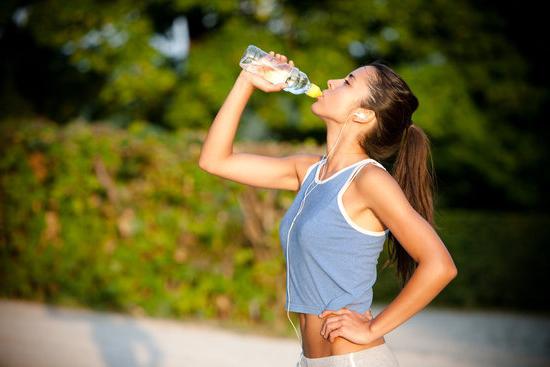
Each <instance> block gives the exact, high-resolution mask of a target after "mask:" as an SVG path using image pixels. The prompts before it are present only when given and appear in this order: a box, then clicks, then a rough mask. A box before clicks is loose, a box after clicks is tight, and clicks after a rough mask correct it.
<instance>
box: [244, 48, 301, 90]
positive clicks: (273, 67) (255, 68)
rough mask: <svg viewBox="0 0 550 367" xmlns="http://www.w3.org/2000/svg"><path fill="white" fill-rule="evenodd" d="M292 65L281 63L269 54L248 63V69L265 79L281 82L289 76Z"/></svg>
mask: <svg viewBox="0 0 550 367" xmlns="http://www.w3.org/2000/svg"><path fill="white" fill-rule="evenodd" d="M290 69H292V67H291V66H290V65H289V64H286V63H279V62H278V61H277V60H275V59H274V58H272V57H269V55H266V56H264V57H261V58H259V59H257V60H254V61H252V62H251V63H250V64H249V65H247V70H248V71H250V72H253V73H256V74H258V75H260V76H261V77H262V78H264V79H265V80H267V81H269V82H271V83H273V84H279V83H284V82H285V81H286V80H287V79H288V76H289V73H290Z"/></svg>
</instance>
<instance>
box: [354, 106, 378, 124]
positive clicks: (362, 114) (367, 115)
mask: <svg viewBox="0 0 550 367" xmlns="http://www.w3.org/2000/svg"><path fill="white" fill-rule="evenodd" d="M353 115H354V116H355V117H356V118H358V119H359V120H360V122H367V121H368V120H370V119H371V118H373V117H374V111H372V110H366V109H364V110H363V111H357V112H355V113H354V114H353Z"/></svg>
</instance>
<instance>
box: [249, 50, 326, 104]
mask: <svg viewBox="0 0 550 367" xmlns="http://www.w3.org/2000/svg"><path fill="white" fill-rule="evenodd" d="M239 65H240V66H241V68H243V69H244V70H246V71H249V72H251V73H254V74H257V75H259V76H261V77H262V78H264V79H265V80H267V81H269V82H271V83H273V84H278V83H285V82H286V83H287V85H288V87H286V88H285V89H283V90H284V91H285V92H289V93H292V94H302V93H305V94H306V95H308V96H310V97H312V98H317V97H319V96H320V95H321V94H322V93H321V89H320V88H319V87H318V86H317V85H315V84H313V83H312V82H310V81H309V78H308V77H307V75H306V74H305V73H304V72H303V71H300V70H299V69H298V68H297V67H293V66H291V65H290V64H288V63H281V62H280V61H278V60H277V59H276V58H275V56H271V54H269V53H267V52H265V51H264V50H262V49H260V48H259V47H256V46H254V45H249V46H248V47H247V49H246V51H245V52H244V54H243V57H242V58H241V61H240V62H239Z"/></svg>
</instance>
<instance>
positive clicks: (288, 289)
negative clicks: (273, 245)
mask: <svg viewBox="0 0 550 367" xmlns="http://www.w3.org/2000/svg"><path fill="white" fill-rule="evenodd" d="M348 121H349V120H348ZM348 121H346V122H345V123H344V126H342V128H341V129H340V132H339V133H338V137H337V139H336V142H335V143H334V146H332V147H331V149H330V150H329V152H328V153H327V155H326V156H325V157H324V158H323V159H322V160H321V162H320V163H319V164H323V166H326V162H327V161H328V157H329V156H330V154H331V153H332V152H333V151H334V149H335V148H336V145H337V144H338V141H339V140H340V135H341V133H342V131H343V130H344V128H345V127H346V125H347V123H348ZM313 183H315V186H313V188H312V189H311V190H309V188H310V187H311V185H312V184H313ZM317 186H318V184H317V183H316V182H315V178H313V179H312V180H311V183H310V184H309V185H308V187H307V188H306V190H305V193H304V197H303V199H302V201H301V203H300V208H299V209H298V212H297V213H296V215H295V216H294V219H293V220H292V223H291V224H290V227H289V229H288V236H287V241H286V258H287V261H286V264H287V270H286V274H287V278H286V284H287V286H286V288H287V298H288V307H287V310H286V315H287V317H288V320H289V321H290V323H291V324H292V327H293V328H294V331H295V332H296V335H297V336H298V340H299V341H300V345H301V347H302V353H303V343H302V338H301V337H300V335H299V333H298V330H297V329H296V327H295V326H294V323H293V322H292V320H291V319H290V286H289V276H290V267H289V266H288V264H289V262H290V258H289V252H288V249H289V247H290V245H289V241H290V231H291V229H292V226H293V225H294V222H295V221H296V218H297V217H298V215H299V214H300V213H301V211H302V209H303V208H304V203H305V200H306V198H307V196H308V195H309V194H310V193H311V192H312V191H313V190H314V189H315V188H316V187H317ZM308 190H309V191H308ZM300 357H301V356H300Z"/></svg>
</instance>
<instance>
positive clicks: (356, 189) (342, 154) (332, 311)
mask: <svg viewBox="0 0 550 367" xmlns="http://www.w3.org/2000/svg"><path fill="white" fill-rule="evenodd" d="M270 54H271V55H274V56H275V57H276V58H277V60H279V61H280V62H287V58H286V57H285V56H284V55H280V54H275V53H274V52H273V51H271V52H270ZM289 64H291V65H294V63H293V61H292V60H290V61H289ZM255 88H258V89H260V90H262V91H264V92H268V93H269V92H279V91H281V90H282V89H284V88H285V85H284V84H277V85H273V84H271V83H269V82H267V81H265V80H264V79H262V78H261V77H259V76H257V75H255V74H252V73H250V72H247V71H245V70H243V71H241V73H240V75H239V77H238V78H237V81H236V82H235V85H234V86H233V89H232V90H231V92H230V93H229V95H228V97H227V99H226V100H225V102H224V104H223V106H222V107H221V109H220V111H219V112H218V114H217V116H216V118H215V120H214V122H213V123H212V126H211V127H210V130H209V131H208V134H207V137H206V139H205V142H204V145H203V147H202V151H201V157H200V162H199V165H200V167H201V168H202V169H204V170H205V171H207V172H210V173H212V174H215V175H217V176H221V177H224V178H227V179H229V180H232V181H236V182H240V183H244V184H247V185H251V186H256V187H261V188H270V189H283V190H293V191H297V192H298V194H297V196H296V199H295V200H294V202H293V204H292V205H291V207H290V208H289V210H288V211H287V213H286V214H285V216H284V217H283V219H282V221H281V226H280V236H281V244H282V247H283V250H284V251H285V256H286V260H287V261H286V262H287V266H288V267H289V268H288V269H287V302H286V306H287V315H288V311H293V312H296V313H298V315H299V320H300V331H301V335H302V336H303V340H301V343H302V354H301V356H300V360H299V362H298V366H308V367H310V366H315V367H322V366H327V367H328V366H357V367H359V366H369V367H373V366H398V362H397V359H396V358H395V355H394V354H393V351H392V350H391V349H390V348H389V347H388V346H387V344H386V343H385V340H384V335H385V334H387V333H388V332H390V331H392V330H393V329H395V328H396V327H397V326H399V325H400V324H402V323H404V322H405V321H406V320H408V319H409V318H411V317H412V316H413V315H414V314H416V313H417V312H419V311H420V310H421V309H423V308H424V307H425V306H426V305H427V304H428V303H429V302H430V301H431V300H432V299H434V298H435V297H436V295H437V294H438V293H440V292H441V291H442V290H443V288H444V287H445V286H446V285H447V284H449V282H450V281H451V280H452V279H453V278H454V277H456V275H457V269H456V267H455V265H454V262H453V260H452V258H451V256H450V254H449V252H448V251H447V249H446V247H445V245H444V244H443V242H442V241H441V239H440V237H439V236H438V234H437V233H436V232H435V230H434V229H433V225H434V222H433V201H432V182H433V180H432V177H431V175H430V173H429V171H428V167H427V158H428V156H429V155H430V149H429V141H428V138H427V136H426V135H425V134H424V132H423V131H422V129H421V128H420V127H418V126H416V125H414V124H413V123H412V120H411V115H412V114H413V112H414V111H415V110H416V109H417V107H418V101H417V99H416V97H415V96H414V95H413V93H412V92H411V90H410V89H409V87H408V85H407V84H406V83H405V82H404V81H403V80H402V79H401V78H400V77H399V76H398V75H397V74H396V73H395V72H394V71H392V70H391V69H390V68H389V67H387V66H386V65H383V64H381V63H378V62H373V63H371V64H368V65H366V66H362V67H360V68H358V69H356V70H354V71H353V72H352V73H350V74H349V75H347V76H346V77H345V78H343V79H335V80H329V81H328V89H327V90H324V91H323V95H322V96H321V97H319V98H318V99H317V100H316V101H315V103H313V104H312V106H311V110H312V112H313V113H314V114H315V115H316V116H318V117H319V118H321V119H322V120H323V121H324V122H325V124H326V127H327V147H330V149H329V150H328V154H326V155H323V156H322V157H320V156H318V155H315V154H295V155H290V156H287V157H281V158H279V157H268V156H262V155H256V154H249V153H233V150H232V144H233V139H234V136H235V133H236V130H237V126H238V123H239V120H240V118H241V114H242V112H243V110H244V108H245V106H246V103H247V101H248V99H249V98H250V96H251V94H252V93H253V91H254V89H255ZM344 130H345V134H344V135H342V132H343V131H344ZM340 138H342V139H341V142H340ZM338 142H340V144H338ZM391 157H396V158H395V163H394V165H393V172H391V173H389V172H387V171H386V169H385V168H384V166H383V165H382V164H380V163H379V162H378V160H383V159H387V158H391ZM386 239H387V240H388V241H389V246H390V247H389V254H390V261H391V263H393V262H395V263H396V265H397V266H396V268H397V272H398V275H399V276H400V279H401V285H402V287H403V288H402V290H401V292H400V293H399V295H398V296H397V297H396V298H395V299H394V300H393V301H392V302H391V303H390V304H389V305H388V306H387V307H386V308H385V309H384V310H382V312H380V313H379V314H378V315H377V316H376V317H375V318H372V315H371V313H370V306H371V302H372V286H373V285H374V282H375V280H376V264H377V259H378V255H379V254H380V252H381V251H382V248H383V244H384V242H385V240H386ZM289 320H290V317H289ZM290 321H291V322H292V320H290ZM293 326H294V324H293ZM295 329H296V328H295ZM296 333H297V332H296ZM297 334H298V333H297ZM298 337H299V336H298ZM299 338H300V337H299Z"/></svg>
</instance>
